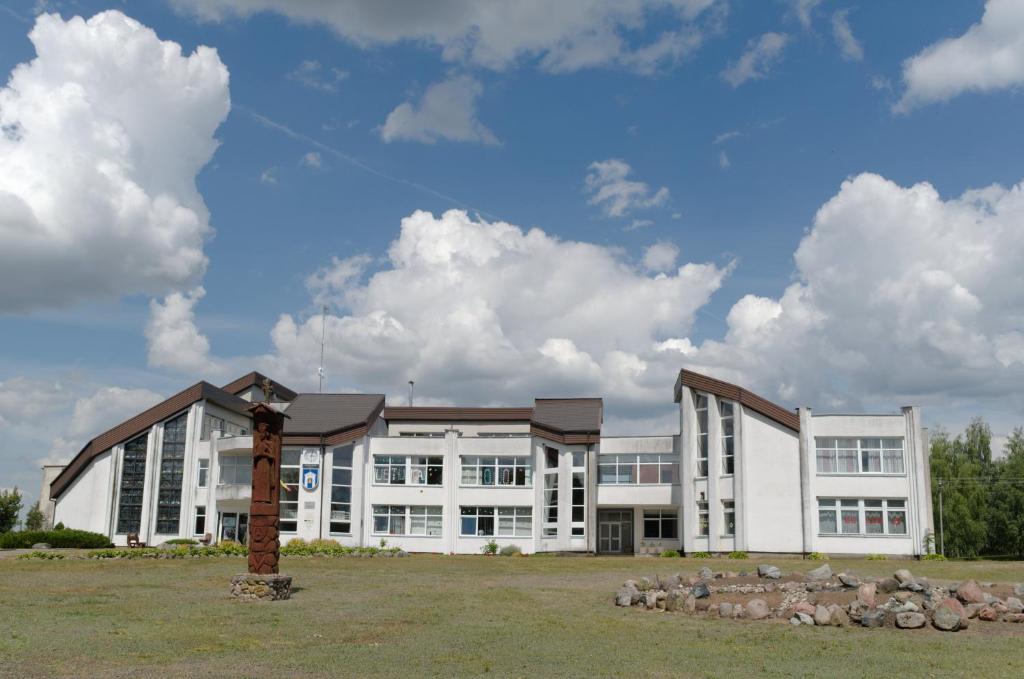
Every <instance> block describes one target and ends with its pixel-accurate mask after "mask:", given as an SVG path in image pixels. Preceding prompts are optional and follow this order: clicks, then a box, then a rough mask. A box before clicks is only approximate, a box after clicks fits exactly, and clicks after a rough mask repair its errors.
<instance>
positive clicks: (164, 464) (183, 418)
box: [156, 413, 188, 535]
mask: <svg viewBox="0 0 1024 679" xmlns="http://www.w3.org/2000/svg"><path fill="white" fill-rule="evenodd" d="M187 428H188V413H182V414H181V415H178V416H177V417H175V418H174V419H173V420H168V421H167V422H164V436H163V445H161V446H160V490H159V492H158V494H157V507H156V532H157V533H159V534H161V535H174V534H176V533H177V532H178V524H179V523H180V522H181V479H182V477H183V476H184V474H185V430H186V429H187Z"/></svg>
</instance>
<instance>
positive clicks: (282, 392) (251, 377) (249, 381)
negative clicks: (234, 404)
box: [221, 370, 298, 401]
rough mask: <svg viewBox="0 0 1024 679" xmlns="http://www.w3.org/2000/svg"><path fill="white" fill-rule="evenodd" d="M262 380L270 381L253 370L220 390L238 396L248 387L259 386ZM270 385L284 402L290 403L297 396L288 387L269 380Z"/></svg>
mask: <svg viewBox="0 0 1024 679" xmlns="http://www.w3.org/2000/svg"><path fill="white" fill-rule="evenodd" d="M264 380H270V378H269V377H267V376H266V375H264V374H263V373H258V372H256V371H255V370H254V371H252V372H251V373H249V374H247V375H242V376H241V377H239V378H238V379H237V380H235V381H233V382H228V383H227V384H225V385H224V386H223V387H221V389H223V390H224V391H226V392H228V393H229V394H235V395H238V394H239V393H240V392H243V391H245V390H246V389H248V388H250V387H258V386H261V385H262V384H263V381H264ZM270 384H271V386H272V387H273V389H274V393H275V394H277V395H278V396H280V397H281V398H282V399H284V400H285V401H291V400H293V399H294V398H295V397H296V396H297V395H298V394H296V393H295V392H294V391H292V390H291V389H289V388H288V387H286V386H284V385H283V384H281V383H280V382H275V381H274V380H270Z"/></svg>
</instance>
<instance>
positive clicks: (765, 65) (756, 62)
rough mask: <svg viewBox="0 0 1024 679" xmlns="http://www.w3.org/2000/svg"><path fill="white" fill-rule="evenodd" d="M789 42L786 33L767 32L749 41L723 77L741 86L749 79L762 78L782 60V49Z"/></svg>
mask: <svg viewBox="0 0 1024 679" xmlns="http://www.w3.org/2000/svg"><path fill="white" fill-rule="evenodd" d="M787 42H789V36H787V35H786V34H785V33H765V34H764V35H762V36H760V37H759V38H756V39H754V40H751V41H750V42H748V43H747V50H746V51H745V52H744V53H743V54H742V55H741V56H740V58H739V59H738V60H737V61H736V62H735V63H733V64H730V65H729V67H728V68H727V69H725V70H724V71H722V78H723V79H724V80H725V81H726V82H727V83H729V84H730V85H732V86H733V87H739V86H740V85H742V84H743V83H745V82H747V81H748V80H760V79H761V78H765V77H767V76H768V73H769V72H770V71H771V69H772V68H774V67H775V65H776V64H778V63H779V61H781V60H782V51H783V50H784V49H785V47H786V43H787Z"/></svg>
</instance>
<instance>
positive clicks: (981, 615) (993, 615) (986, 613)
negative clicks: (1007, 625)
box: [977, 606, 999, 622]
mask: <svg viewBox="0 0 1024 679" xmlns="http://www.w3.org/2000/svg"><path fill="white" fill-rule="evenodd" d="M977 618H978V620H984V621H985V622H995V621H996V620H999V612H998V611H997V610H996V609H994V608H992V607H991V606H985V607H984V608H982V609H981V610H980V611H978V615H977Z"/></svg>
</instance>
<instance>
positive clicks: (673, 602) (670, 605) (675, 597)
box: [665, 589, 683, 613]
mask: <svg viewBox="0 0 1024 679" xmlns="http://www.w3.org/2000/svg"><path fill="white" fill-rule="evenodd" d="M682 598H683V595H682V593H681V592H680V591H679V590H678V589H673V590H672V591H670V592H669V593H668V594H667V595H666V596H665V610H666V611H668V612H669V613H671V612H673V611H676V610H678V609H679V602H680V601H681V600H682Z"/></svg>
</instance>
